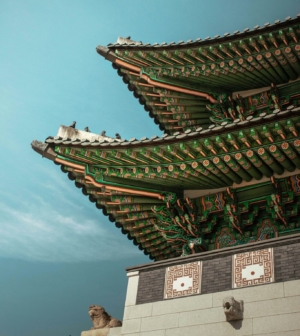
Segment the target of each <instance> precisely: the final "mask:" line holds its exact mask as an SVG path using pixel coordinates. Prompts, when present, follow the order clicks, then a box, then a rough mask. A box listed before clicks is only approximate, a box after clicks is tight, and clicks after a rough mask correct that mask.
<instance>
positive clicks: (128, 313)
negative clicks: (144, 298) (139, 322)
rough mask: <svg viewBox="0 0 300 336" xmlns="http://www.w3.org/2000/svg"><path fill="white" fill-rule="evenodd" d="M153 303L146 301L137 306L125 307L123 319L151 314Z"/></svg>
mask: <svg viewBox="0 0 300 336" xmlns="http://www.w3.org/2000/svg"><path fill="white" fill-rule="evenodd" d="M151 314H152V303H144V304H140V305H136V306H127V307H125V311H124V317H123V320H130V319H136V318H140V317H147V316H151Z"/></svg>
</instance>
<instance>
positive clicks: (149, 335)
mask: <svg viewBox="0 0 300 336" xmlns="http://www.w3.org/2000/svg"><path fill="white" fill-rule="evenodd" d="M165 333H166V332H165V330H156V331H145V332H141V333H140V334H139V336H165Z"/></svg>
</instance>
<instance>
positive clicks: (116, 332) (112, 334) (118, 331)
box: [107, 327, 122, 336]
mask: <svg viewBox="0 0 300 336" xmlns="http://www.w3.org/2000/svg"><path fill="white" fill-rule="evenodd" d="M121 335H122V327H116V328H110V330H109V333H108V335H107V336H121Z"/></svg>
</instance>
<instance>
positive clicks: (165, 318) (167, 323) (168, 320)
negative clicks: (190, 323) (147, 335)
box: [141, 314, 179, 331]
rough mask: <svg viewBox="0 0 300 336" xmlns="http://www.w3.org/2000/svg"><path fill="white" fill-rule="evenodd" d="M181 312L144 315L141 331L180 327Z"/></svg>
mask: <svg viewBox="0 0 300 336" xmlns="http://www.w3.org/2000/svg"><path fill="white" fill-rule="evenodd" d="M178 321H179V314H168V315H160V316H153V317H143V318H142V324H141V331H152V330H159V329H169V328H176V327H178Z"/></svg>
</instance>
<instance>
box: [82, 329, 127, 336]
mask: <svg viewBox="0 0 300 336" xmlns="http://www.w3.org/2000/svg"><path fill="white" fill-rule="evenodd" d="M121 331H122V327H117V328H103V329H95V330H87V331H82V332H81V336H121Z"/></svg>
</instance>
